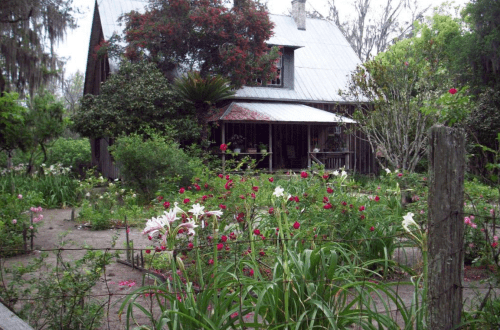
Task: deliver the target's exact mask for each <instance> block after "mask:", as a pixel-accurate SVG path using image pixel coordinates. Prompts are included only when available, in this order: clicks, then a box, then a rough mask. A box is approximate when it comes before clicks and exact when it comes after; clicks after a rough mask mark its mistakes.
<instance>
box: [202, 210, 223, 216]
mask: <svg viewBox="0 0 500 330" xmlns="http://www.w3.org/2000/svg"><path fill="white" fill-rule="evenodd" d="M206 214H207V215H215V216H218V217H220V216H222V214H223V213H222V211H221V210H218V211H208V212H207V213H206Z"/></svg>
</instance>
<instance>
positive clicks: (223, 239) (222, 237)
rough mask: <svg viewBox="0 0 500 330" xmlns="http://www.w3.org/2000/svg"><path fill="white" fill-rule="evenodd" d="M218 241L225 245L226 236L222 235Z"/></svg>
mask: <svg viewBox="0 0 500 330" xmlns="http://www.w3.org/2000/svg"><path fill="white" fill-rule="evenodd" d="M220 240H221V241H222V242H223V243H225V242H226V241H227V236H226V235H222V236H221V238H220Z"/></svg>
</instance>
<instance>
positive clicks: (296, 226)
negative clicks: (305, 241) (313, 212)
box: [293, 221, 300, 229]
mask: <svg viewBox="0 0 500 330" xmlns="http://www.w3.org/2000/svg"><path fill="white" fill-rule="evenodd" d="M293 228H294V229H299V228H300V223H298V222H297V221H295V223H294V224H293Z"/></svg>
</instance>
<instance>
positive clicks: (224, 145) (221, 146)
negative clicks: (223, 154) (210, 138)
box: [219, 143, 227, 151]
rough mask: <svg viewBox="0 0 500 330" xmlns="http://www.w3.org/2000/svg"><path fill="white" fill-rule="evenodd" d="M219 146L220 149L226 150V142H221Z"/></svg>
mask: <svg viewBox="0 0 500 330" xmlns="http://www.w3.org/2000/svg"><path fill="white" fill-rule="evenodd" d="M219 148H220V150H221V151H226V150H227V144H225V143H223V144H221V145H220V147H219Z"/></svg>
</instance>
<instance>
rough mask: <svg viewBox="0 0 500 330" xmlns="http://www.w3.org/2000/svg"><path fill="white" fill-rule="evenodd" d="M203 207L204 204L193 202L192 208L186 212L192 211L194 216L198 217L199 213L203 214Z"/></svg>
mask: <svg viewBox="0 0 500 330" xmlns="http://www.w3.org/2000/svg"><path fill="white" fill-rule="evenodd" d="M204 208H205V206H201V205H200V204H199V203H198V204H194V205H193V208H192V209H190V210H189V211H188V212H191V213H193V215H194V216H196V217H199V216H200V215H203V209H204Z"/></svg>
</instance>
